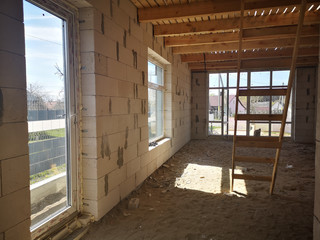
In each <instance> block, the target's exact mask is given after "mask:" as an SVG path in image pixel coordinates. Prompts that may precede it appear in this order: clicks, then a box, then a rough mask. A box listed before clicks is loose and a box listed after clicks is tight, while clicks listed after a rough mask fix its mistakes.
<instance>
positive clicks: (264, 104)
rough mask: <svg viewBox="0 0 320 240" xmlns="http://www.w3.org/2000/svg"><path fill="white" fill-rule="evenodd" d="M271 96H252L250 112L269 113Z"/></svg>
mask: <svg viewBox="0 0 320 240" xmlns="http://www.w3.org/2000/svg"><path fill="white" fill-rule="evenodd" d="M269 112H270V96H251V97H250V114H269Z"/></svg>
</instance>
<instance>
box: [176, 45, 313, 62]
mask: <svg viewBox="0 0 320 240" xmlns="http://www.w3.org/2000/svg"><path fill="white" fill-rule="evenodd" d="M292 53H293V48H285V49H279V50H273V49H269V50H259V51H246V52H243V53H242V58H241V59H243V60H249V59H266V58H287V57H291V56H292ZM298 54H299V55H298V56H299V57H315V56H319V48H317V47H314V48H300V49H299V52H298ZM237 57H238V54H237V53H236V52H232V53H231V52H228V53H216V54H210V53H209V54H208V53H206V54H188V55H181V62H185V63H191V62H204V61H206V62H217V61H230V60H234V61H236V60H237Z"/></svg>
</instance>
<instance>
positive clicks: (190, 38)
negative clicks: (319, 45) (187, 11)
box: [165, 25, 319, 47]
mask: <svg viewBox="0 0 320 240" xmlns="http://www.w3.org/2000/svg"><path fill="white" fill-rule="evenodd" d="M296 29H297V27H296V26H286V27H283V26H281V27H272V28H260V29H244V31H243V40H244V41H246V40H263V39H276V38H288V37H292V38H294V37H295V35H296V33H295V31H296ZM301 35H302V36H304V37H306V36H318V35H319V25H311V26H304V27H303V31H302V34H301ZM237 41H239V35H238V33H237V32H236V33H216V34H198V35H187V36H175V37H166V38H165V46H166V47H177V46H186V45H200V44H212V43H219V42H221V43H223V42H224V43H226V42H237Z"/></svg>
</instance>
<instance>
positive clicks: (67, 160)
mask: <svg viewBox="0 0 320 240" xmlns="http://www.w3.org/2000/svg"><path fill="white" fill-rule="evenodd" d="M23 3H24V23H25V52H26V53H25V55H26V78H27V107H28V132H29V144H28V145H29V159H30V191H31V230H32V231H36V229H37V228H38V227H39V226H46V227H47V228H48V227H50V225H53V224H55V223H57V222H59V221H60V220H61V218H62V216H61V213H64V217H66V215H68V214H69V213H70V212H74V211H75V206H74V205H75V202H74V196H73V195H72V193H75V191H73V190H74V189H75V182H74V180H73V179H74V171H75V161H74V160H73V159H74V156H75V151H74V143H75V124H76V121H75V111H76V109H75V101H74V81H73V80H72V79H73V73H72V71H73V68H72V66H71V65H70V63H71V61H72V57H70V55H69V52H70V49H71V47H72V44H71V41H70V32H71V31H70V30H71V29H72V24H71V23H70V22H69V19H70V13H69V12H67V11H65V10H63V9H62V8H61V7H59V8H57V7H56V6H54V4H53V3H52V5H51V3H49V2H48V1H40V0H39V1H35V2H31V1H30V2H29V1H26V0H24V2H23ZM40 4H41V5H40ZM42 4H43V5H42ZM51 8H53V9H56V10H55V11H51V10H50V9H51ZM56 11H59V12H56ZM69 23H70V24H69ZM49 220H50V223H49ZM42 230H43V229H42Z"/></svg>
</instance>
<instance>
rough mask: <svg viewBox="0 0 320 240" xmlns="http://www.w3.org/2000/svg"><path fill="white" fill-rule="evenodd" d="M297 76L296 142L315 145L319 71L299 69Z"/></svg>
mask: <svg viewBox="0 0 320 240" xmlns="http://www.w3.org/2000/svg"><path fill="white" fill-rule="evenodd" d="M296 74H297V75H296V82H295V84H296V86H295V89H296V91H295V111H294V120H295V123H294V126H295V129H294V141H295V142H301V143H314V140H315V128H316V127H315V117H316V115H315V112H316V111H315V108H316V81H317V70H316V68H315V67H310V68H297V71H296Z"/></svg>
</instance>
